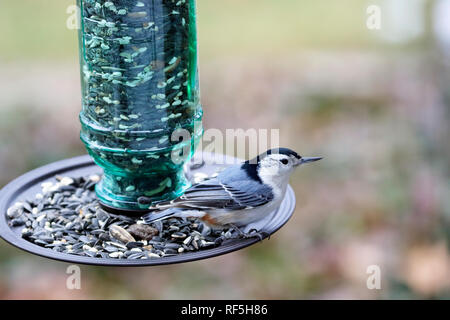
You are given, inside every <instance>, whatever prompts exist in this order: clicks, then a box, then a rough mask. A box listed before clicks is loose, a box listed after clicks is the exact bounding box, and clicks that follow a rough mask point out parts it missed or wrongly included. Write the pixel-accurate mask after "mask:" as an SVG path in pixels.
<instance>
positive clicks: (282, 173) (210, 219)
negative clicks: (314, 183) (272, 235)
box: [143, 148, 322, 239]
mask: <svg viewBox="0 0 450 320" xmlns="http://www.w3.org/2000/svg"><path fill="white" fill-rule="evenodd" d="M320 159H322V158H321V157H301V156H300V155H298V154H297V153H296V152H294V151H292V150H290V149H287V148H277V149H271V150H268V151H267V152H265V153H263V154H261V155H259V156H258V157H256V158H255V159H252V160H249V161H245V162H243V163H242V164H239V165H234V166H230V167H228V168H227V169H225V170H224V171H222V172H221V173H220V174H219V175H218V176H217V177H215V178H212V179H209V180H205V181H203V182H200V183H197V184H194V185H193V186H192V187H190V188H189V189H187V190H186V192H185V193H184V194H183V195H182V196H180V197H179V198H177V199H174V200H172V201H168V202H161V203H158V204H156V205H155V206H153V207H150V209H151V210H152V212H150V213H148V214H146V215H144V216H143V220H144V221H145V223H152V222H155V221H158V220H162V219H167V218H171V217H185V218H188V217H195V218H199V219H200V220H202V221H203V222H204V223H205V224H206V225H208V226H209V227H211V228H220V229H223V228H225V227H232V228H233V229H235V230H236V231H237V232H238V233H239V235H241V236H244V237H249V236H251V237H253V236H258V237H260V238H261V239H262V236H261V235H260V234H259V233H258V232H255V233H249V234H244V233H243V232H242V231H240V229H239V228H238V227H239V226H244V225H248V224H250V223H252V222H255V221H258V220H260V219H263V218H264V217H266V216H267V215H268V214H270V213H271V212H273V211H274V210H275V209H276V208H277V207H278V206H279V205H280V203H281V201H282V200H283V198H284V195H285V193H286V189H287V185H288V182H289V177H290V175H291V173H292V172H294V170H295V168H297V167H298V166H299V165H301V164H304V163H308V162H313V161H317V160H320Z"/></svg>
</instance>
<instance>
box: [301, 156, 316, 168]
mask: <svg viewBox="0 0 450 320" xmlns="http://www.w3.org/2000/svg"><path fill="white" fill-rule="evenodd" d="M320 159H322V157H301V158H300V159H299V160H298V162H297V163H296V164H295V166H296V167H297V166H299V165H301V164H304V163H308V162H314V161H319V160H320Z"/></svg>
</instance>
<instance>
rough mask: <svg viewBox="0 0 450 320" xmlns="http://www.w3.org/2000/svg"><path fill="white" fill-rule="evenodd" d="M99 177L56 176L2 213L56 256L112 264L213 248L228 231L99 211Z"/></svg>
mask: <svg viewBox="0 0 450 320" xmlns="http://www.w3.org/2000/svg"><path fill="white" fill-rule="evenodd" d="M99 180H100V177H99V176H98V175H92V176H89V177H76V178H71V177H61V176H57V177H56V182H55V183H53V182H44V183H42V192H41V193H38V194H36V197H35V199H34V200H32V201H29V200H26V201H22V202H17V203H15V204H14V205H13V206H11V207H10V208H9V209H8V210H7V217H8V221H9V224H10V226H12V227H23V228H22V237H23V238H24V239H26V240H27V241H30V242H32V243H34V244H36V245H39V246H41V247H44V248H48V249H49V250H54V251H57V252H61V253H68V254H74V255H79V256H89V257H95V258H112V259H151V258H160V257H167V256H173V255H178V254H182V253H184V252H189V251H197V250H202V249H207V248H212V247H214V246H215V245H216V242H215V241H216V240H217V239H218V238H221V236H222V238H223V237H224V236H225V237H231V230H225V231H215V230H211V229H209V228H207V227H206V226H205V225H204V224H203V223H202V222H201V221H200V220H198V219H181V218H171V219H166V220H163V221H159V222H155V223H153V224H150V225H145V224H143V221H141V220H140V218H139V217H137V218H132V217H127V216H123V215H118V214H112V213H109V212H106V211H104V210H103V209H102V208H100V206H99V202H98V200H97V198H96V195H95V192H94V187H95V184H96V183H97V182H98V181H99Z"/></svg>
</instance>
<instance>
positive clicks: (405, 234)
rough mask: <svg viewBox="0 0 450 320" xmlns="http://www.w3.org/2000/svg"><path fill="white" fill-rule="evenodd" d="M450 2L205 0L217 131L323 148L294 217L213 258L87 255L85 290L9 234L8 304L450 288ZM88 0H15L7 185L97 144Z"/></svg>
mask: <svg viewBox="0 0 450 320" xmlns="http://www.w3.org/2000/svg"><path fill="white" fill-rule="evenodd" d="M446 3H448V1H447V0H442V1H427V0H370V1H364V0H347V1H339V0H316V1H306V0H225V1H223V0H222V1H219V0H198V1H197V7H198V34H199V51H200V79H201V90H202V102H203V105H204V110H205V118H204V125H205V128H219V129H221V130H225V129H227V128H244V129H248V128H269V129H270V128H279V129H280V130H281V131H280V135H281V139H280V140H281V141H280V142H281V145H282V146H286V147H290V148H293V149H295V150H297V151H298V152H299V153H301V154H305V155H321V156H324V157H325V159H324V160H322V161H321V162H320V163H317V164H315V165H311V166H309V167H305V168H303V169H301V170H298V172H296V173H295V175H294V176H293V177H292V180H291V184H292V186H293V188H294V189H295V192H296V196H297V208H296V212H295V214H294V216H293V218H292V219H291V220H290V221H289V223H288V224H287V225H286V226H285V227H284V228H282V229H281V230H280V231H279V232H277V233H276V234H275V235H274V236H273V237H272V238H271V239H270V240H269V241H264V242H263V243H259V244H257V245H255V246H252V247H251V248H248V249H245V250H241V251H240V252H236V253H232V254H228V255H226V256H222V257H217V258H213V259H209V260H204V261H198V262H192V263H187V264H182V265H173V266H164V267H152V268H133V269H123V268H106V267H88V266H82V267H81V271H82V289H81V290H68V289H66V279H67V274H66V273H65V272H66V268H67V266H68V265H67V264H65V263H59V262H54V261H50V260H46V259H44V258H40V257H35V256H32V255H30V254H26V253H23V252H22V251H20V250H18V249H15V248H13V247H11V246H9V245H7V244H6V243H5V242H4V241H0V298H3V299H14V298H31V299H36V298H44V299H51V298H60V299H84V298H119V299H122V298H124V299H126V298H138V299H141V298H150V299H158V298H166V299H172V298H177V299H184V298H194V299H197V298H198V299H208V298H217V299H227V298H234V299H244V298H254V299H264V298H266V299H297V298H319V299H333V298H343V299H351V298H368V299H372V298H384V299H389V298H450V278H449V277H448V275H449V274H450V272H449V271H450V255H449V251H448V244H449V240H450V185H449V181H450V180H449V176H450V174H449V161H448V159H449V155H450V150H449V143H448V141H449V138H450V135H449V133H450V132H449V120H450V116H449V105H450V100H449V97H450V95H449V94H450V81H449V80H450V79H449V78H450V24H449V23H448V22H447V21H450V9H449V5H448V4H446ZM73 4H74V0H39V1H36V0H21V1H15V0H1V1H0V30H1V31H0V32H1V39H0V186H3V185H5V184H6V183H8V182H9V181H10V180H12V179H13V178H15V177H16V176H18V175H20V174H23V173H25V172H26V171H28V170H30V169H33V168H35V167H37V166H40V165H43V164H46V163H49V162H51V161H55V160H59V159H63V158H66V157H70V156H74V155H79V154H84V153H85V149H84V147H83V145H82V143H81V142H80V140H79V138H78V134H79V122H78V118H77V116H78V112H79V110H80V101H81V98H80V88H79V87H80V83H79V67H78V48H77V33H76V30H70V29H68V28H67V27H66V21H67V19H68V17H69V14H68V13H67V11H66V10H67V8H68V7H69V6H70V5H73ZM369 5H378V6H379V7H380V8H381V18H382V20H381V30H369V29H368V28H367V27H366V20H367V18H368V15H367V13H366V9H367V7H368V6H369ZM370 265H378V266H380V268H381V290H369V289H368V288H367V286H366V280H367V277H368V276H369V275H368V274H367V273H366V270H367V267H368V266H370Z"/></svg>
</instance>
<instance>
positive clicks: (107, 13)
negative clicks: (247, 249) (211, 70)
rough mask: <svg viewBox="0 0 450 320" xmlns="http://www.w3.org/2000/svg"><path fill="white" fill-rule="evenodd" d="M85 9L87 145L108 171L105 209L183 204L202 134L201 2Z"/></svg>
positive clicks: (144, 0) (94, 0) (84, 4)
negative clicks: (189, 165) (187, 172)
mask: <svg viewBox="0 0 450 320" xmlns="http://www.w3.org/2000/svg"><path fill="white" fill-rule="evenodd" d="M78 5H79V7H80V10H81V28H80V30H79V43H80V65H81V82H82V86H81V87H82V111H81V113H80V121H81V140H82V141H83V142H84V144H85V145H86V148H87V151H88V153H89V154H90V155H91V156H92V157H93V159H94V161H95V162H96V163H97V164H98V165H99V166H100V167H101V168H103V171H104V174H103V177H102V180H101V181H100V182H99V183H98V184H97V187H96V192H97V195H98V197H99V199H100V201H101V202H102V204H104V205H106V206H109V207H112V208H116V209H126V210H136V209H144V208H143V207H141V206H140V205H139V204H138V202H137V199H138V197H140V196H146V197H149V198H150V199H151V200H153V201H159V200H168V199H173V198H176V197H177V196H179V195H181V194H182V193H183V191H184V190H185V189H186V188H187V187H188V186H189V183H188V181H187V180H186V178H185V176H184V174H183V165H184V164H185V163H186V161H188V160H189V159H190V157H191V156H192V154H193V152H194V149H195V146H196V144H197V142H198V141H199V138H200V137H201V134H202V125H201V118H202V108H201V105H200V100H199V84H198V72H197V32H196V13H195V1H194V0H171V1H170V0H169V1H165V0H164V1H162V0H118V1H114V2H112V1H99V0H78ZM147 207H148V205H146V208H147Z"/></svg>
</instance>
